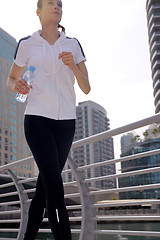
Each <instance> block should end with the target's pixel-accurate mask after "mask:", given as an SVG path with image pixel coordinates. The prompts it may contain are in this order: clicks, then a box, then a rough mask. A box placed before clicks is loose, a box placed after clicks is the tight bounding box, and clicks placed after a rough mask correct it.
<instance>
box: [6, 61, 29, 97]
mask: <svg viewBox="0 0 160 240" xmlns="http://www.w3.org/2000/svg"><path fill="white" fill-rule="evenodd" d="M23 70H24V67H19V66H17V65H16V64H15V63H13V65H12V67H11V70H10V72H9V76H8V80H7V87H8V89H9V90H10V91H12V92H15V93H18V92H19V93H21V94H28V93H29V91H30V89H29V88H28V86H27V83H26V82H25V81H24V80H23V79H20V77H21V74H22V72H23Z"/></svg>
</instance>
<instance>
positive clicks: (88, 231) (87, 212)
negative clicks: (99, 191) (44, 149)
mask: <svg viewBox="0 0 160 240" xmlns="http://www.w3.org/2000/svg"><path fill="white" fill-rule="evenodd" d="M68 163H69V165H70V167H71V169H72V172H73V174H74V177H75V179H76V182H77V184H78V188H79V191H80V198H81V205H82V223H81V233H80V238H79V240H96V239H97V237H96V234H94V233H93V232H92V231H94V230H96V229H97V222H96V221H93V220H91V218H94V217H96V211H95V209H94V208H91V207H89V205H93V204H94V202H93V199H92V197H91V196H88V195H87V193H88V192H89V191H90V190H89V187H88V184H87V183H84V182H83V181H84V180H85V179H84V177H83V175H82V173H81V172H79V171H77V168H78V167H77V165H76V164H75V162H74V161H73V159H72V158H71V157H70V156H69V157H68Z"/></svg>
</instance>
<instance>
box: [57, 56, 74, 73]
mask: <svg viewBox="0 0 160 240" xmlns="http://www.w3.org/2000/svg"><path fill="white" fill-rule="evenodd" d="M59 59H62V62H63V63H64V64H65V65H66V66H68V67H69V68H70V69H71V70H72V71H73V70H74V69H75V68H76V64H75V62H74V59H73V55H72V53H71V52H62V53H61V54H59Z"/></svg>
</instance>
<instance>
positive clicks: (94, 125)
mask: <svg viewBox="0 0 160 240" xmlns="http://www.w3.org/2000/svg"><path fill="white" fill-rule="evenodd" d="M76 112H77V119H76V130H75V137H74V141H77V140H79V139H82V138H86V137H88V136H92V135H94V134H97V133H100V132H103V131H106V130H109V128H110V127H109V126H110V121H109V118H108V117H107V112H106V110H105V109H104V108H103V107H102V106H100V105H99V104H97V103H95V102H92V101H86V102H81V103H79V105H78V106H77V107H76ZM71 155H72V158H73V159H74V161H75V162H76V164H77V165H78V166H83V165H89V164H92V163H96V162H102V161H106V160H110V159H113V158H114V149H113V139H112V138H109V139H105V140H102V141H99V142H96V143H92V144H89V145H86V146H82V147H79V148H77V149H74V150H73V151H72V152H71ZM85 174H86V177H87V178H92V177H99V176H104V175H111V174H115V164H112V165H108V166H103V167H97V168H89V169H87V172H86V173H85ZM72 177H73V176H72V174H71V173H69V174H68V179H66V180H67V181H71V180H72ZM90 186H92V187H98V188H114V187H115V186H116V181H115V179H111V180H104V181H99V182H95V183H92V184H90Z"/></svg>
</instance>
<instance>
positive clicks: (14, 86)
mask: <svg viewBox="0 0 160 240" xmlns="http://www.w3.org/2000/svg"><path fill="white" fill-rule="evenodd" d="M37 6H38V9H37V15H38V16H39V18H40V22H41V25H42V30H40V31H38V32H36V33H34V34H33V35H32V36H29V37H27V38H23V39H21V40H20V41H19V43H18V46H17V49H16V52H15V60H14V63H13V66H12V68H11V70H10V73H9V77H8V81H7V86H8V89H9V90H10V91H13V92H15V93H17V92H19V93H22V94H28V93H29V91H30V89H29V88H28V87H27V84H26V82H25V81H24V80H23V79H20V76H21V74H22V72H23V70H24V67H25V66H27V67H29V66H34V67H35V79H34V82H33V85H32V90H31V92H30V94H29V96H28V103H27V106H26V111H25V119H24V129H25V136H26V140H27V142H28V145H29V147H30V149H31V151H32V154H33V156H34V159H35V161H36V163H37V166H38V168H39V176H38V180H37V186H36V192H35V196H34V197H33V199H32V202H31V205H30V209H29V219H28V224H27V230H26V233H25V236H24V240H34V239H36V235H37V233H38V230H39V227H40V224H41V222H42V219H43V214H44V210H45V208H47V211H48V218H49V223H50V227H51V230H52V233H53V236H54V238H55V239H56V240H71V231H70V225H69V219H68V214H67V210H66V207H65V203H64V189H63V182H62V177H61V172H62V170H63V167H64V165H65V162H66V159H67V156H68V153H69V151H70V147H71V145H72V141H73V136H74V131H75V118H76V109H75V93H74V81H75V78H76V80H77V82H78V85H79V87H80V88H81V90H82V91H83V92H84V93H85V94H88V93H89V91H90V84H89V80H88V73H87V69H86V67H85V64H84V61H85V56H84V53H83V50H82V48H81V46H80V44H79V42H78V41H77V40H76V39H73V38H67V37H66V36H65V34H64V33H63V32H59V31H58V29H59V26H60V25H59V23H60V21H61V17H62V1H60V0H39V1H38V3H37ZM63 30H64V28H63Z"/></svg>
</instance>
